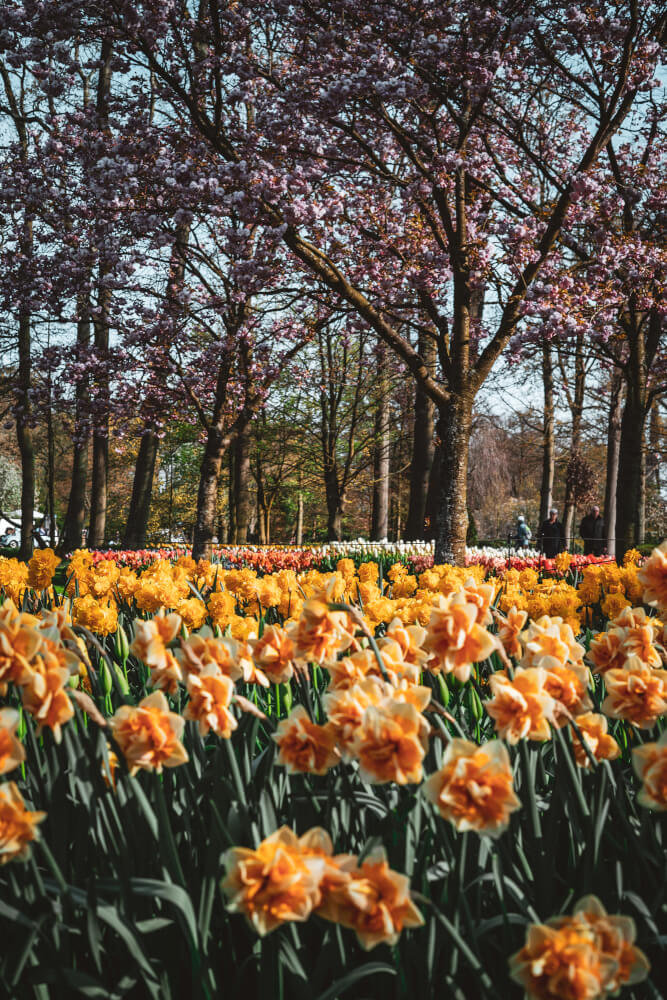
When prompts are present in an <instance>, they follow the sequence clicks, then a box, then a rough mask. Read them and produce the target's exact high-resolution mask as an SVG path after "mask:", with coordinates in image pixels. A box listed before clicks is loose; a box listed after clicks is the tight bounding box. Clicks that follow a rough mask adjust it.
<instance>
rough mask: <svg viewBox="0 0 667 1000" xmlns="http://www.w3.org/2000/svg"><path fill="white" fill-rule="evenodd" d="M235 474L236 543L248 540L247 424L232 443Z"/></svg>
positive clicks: (248, 454) (248, 442)
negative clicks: (234, 453) (233, 443)
mask: <svg viewBox="0 0 667 1000" xmlns="http://www.w3.org/2000/svg"><path fill="white" fill-rule="evenodd" d="M234 450H235V452H236V455H235V463H234V464H235V467H236V476H235V478H234V494H235V495H234V506H235V507H236V539H235V541H236V544H237V545H245V543H246V542H247V541H248V521H249V520H250V493H249V489H248V487H249V482H250V438H249V435H248V430H247V426H246V427H244V428H243V429H242V430H241V431H240V432H239V434H238V437H237V439H236V443H235V445H234Z"/></svg>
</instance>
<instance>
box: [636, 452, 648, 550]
mask: <svg viewBox="0 0 667 1000" xmlns="http://www.w3.org/2000/svg"><path fill="white" fill-rule="evenodd" d="M639 458H640V462H639V503H638V504H637V528H636V531H635V536H636V538H637V545H643V544H644V541H645V539H646V434H645V433H644V434H642V446H641V454H640V456H639Z"/></svg>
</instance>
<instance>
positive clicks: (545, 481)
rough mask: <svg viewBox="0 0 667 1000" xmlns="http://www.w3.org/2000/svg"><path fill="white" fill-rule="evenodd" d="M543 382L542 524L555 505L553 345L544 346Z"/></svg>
mask: <svg viewBox="0 0 667 1000" xmlns="http://www.w3.org/2000/svg"><path fill="white" fill-rule="evenodd" d="M542 384H543V386H544V430H543V437H542V483H541V486H540V525H541V524H542V523H543V522H544V521H546V520H547V518H548V516H549V510H550V508H551V506H552V505H553V489H554V458H555V433H554V430H555V413H554V369H553V358H552V357H551V345H550V344H544V346H543V347H542Z"/></svg>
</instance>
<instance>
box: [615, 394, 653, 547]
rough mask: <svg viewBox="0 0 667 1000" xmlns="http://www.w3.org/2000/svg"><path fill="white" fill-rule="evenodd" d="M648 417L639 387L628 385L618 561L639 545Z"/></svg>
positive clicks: (620, 462) (620, 466)
mask: <svg viewBox="0 0 667 1000" xmlns="http://www.w3.org/2000/svg"><path fill="white" fill-rule="evenodd" d="M645 419H646V414H645V411H644V407H643V405H642V402H641V399H640V398H638V394H637V392H636V387H635V386H632V385H628V388H627V396H626V400H625V406H624V407H623V416H622V418H621V439H620V449H619V459H618V482H619V485H620V487H621V488H620V489H619V491H618V496H617V500H616V558H617V559H619V560H621V559H622V558H623V556H624V555H625V553H626V552H627V551H628V549H632V548H634V547H635V545H636V544H637V541H638V539H637V520H638V518H637V513H638V511H639V505H640V501H641V478H642V448H643V438H644V421H645Z"/></svg>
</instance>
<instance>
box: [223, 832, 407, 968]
mask: <svg viewBox="0 0 667 1000" xmlns="http://www.w3.org/2000/svg"><path fill="white" fill-rule="evenodd" d="M225 866H226V870H227V873H226V875H225V878H224V879H223V882H222V889H223V892H224V893H225V895H226V896H227V898H228V904H227V909H228V910H230V911H231V912H232V913H243V914H244V915H245V917H246V919H247V920H248V922H249V923H250V925H251V926H252V928H253V929H254V930H255V931H256V932H257V933H258V934H260V935H261V936H263V935H265V934H269V933H270V932H271V931H273V930H275V928H276V927H279V926H280V925H281V924H284V923H286V922H288V921H297V922H303V921H304V920H307V919H308V918H309V917H310V916H311V915H312V914H314V913H316V914H318V915H319V916H321V917H323V918H324V919H326V920H331V921H334V922H336V923H339V924H341V925H342V926H344V927H349V928H351V929H352V930H354V931H355V933H356V935H357V938H358V940H359V942H360V944H361V945H362V947H363V948H365V949H367V950H368V949H370V948H373V947H375V945H377V944H380V943H386V944H390V945H393V944H395V943H396V942H397V941H398V938H399V936H400V934H401V931H402V930H403V929H404V928H406V927H418V926H420V925H421V924H423V918H422V916H421V914H420V912H419V910H418V909H417V907H416V906H415V905H414V903H413V902H412V900H411V898H410V888H409V883H408V879H407V878H406V876H405V875H401V874H399V873H398V872H395V871H392V869H391V868H389V865H388V864H387V861H386V858H385V855H384V852H383V851H382V850H376V851H374V852H372V853H371V854H370V855H368V857H366V858H365V859H364V860H363V861H362V863H361V864H359V863H358V859H357V858H356V857H355V856H353V855H345V854H343V855H334V853H333V846H332V843H331V839H330V837H329V835H328V834H327V833H326V832H325V831H324V830H322V829H320V828H317V827H316V828H314V829H313V830H309V831H308V832H307V833H305V834H304V835H303V836H302V837H297V835H296V834H295V833H294V832H293V831H292V830H290V829H289V827H285V826H284V827H281V828H280V829H279V830H277V831H276V832H275V833H273V834H271V835H270V836H269V837H267V838H266V839H265V840H263V841H262V842H261V844H260V845H259V846H258V847H257V849H256V850H251V849H248V848H243V847H233V848H231V849H230V850H229V851H228V852H227V855H226V857H225Z"/></svg>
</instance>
